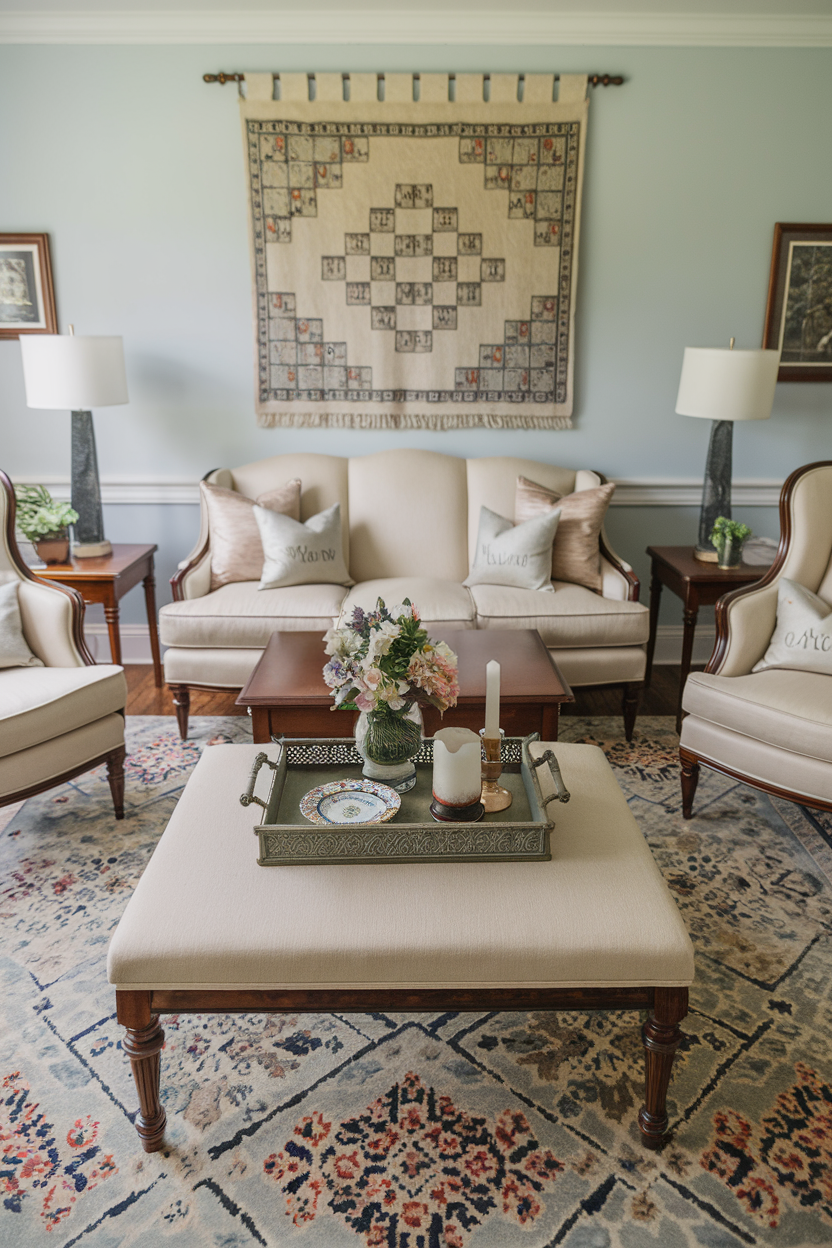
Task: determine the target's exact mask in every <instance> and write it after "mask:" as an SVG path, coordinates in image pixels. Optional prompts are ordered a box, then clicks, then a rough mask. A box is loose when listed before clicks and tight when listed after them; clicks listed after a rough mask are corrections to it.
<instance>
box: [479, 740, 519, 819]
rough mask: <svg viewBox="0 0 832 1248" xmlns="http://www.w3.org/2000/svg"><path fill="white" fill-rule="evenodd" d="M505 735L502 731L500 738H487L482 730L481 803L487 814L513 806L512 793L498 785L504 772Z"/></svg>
mask: <svg viewBox="0 0 832 1248" xmlns="http://www.w3.org/2000/svg"><path fill="white" fill-rule="evenodd" d="M504 736H505V733H504V732H503V730H502V728H501V729H500V735H499V737H487V736H486V735H485V729H484V728H481V729H480V737H481V738H482V750H483V762H482V793H481V794H480V801H481V802H482V804H483V806H484V807H485V810H486V813H488V812H489V811H492V810H507V809H508V807H509V806H510V805H511V800H512V799H511V793H510V792H509V791H508V789H504V788H503V787H502V786H501V785H499V784H498V783H497V781H498V780H499V779H500V776H501V774H502V771H503V760H502V744H503V737H504Z"/></svg>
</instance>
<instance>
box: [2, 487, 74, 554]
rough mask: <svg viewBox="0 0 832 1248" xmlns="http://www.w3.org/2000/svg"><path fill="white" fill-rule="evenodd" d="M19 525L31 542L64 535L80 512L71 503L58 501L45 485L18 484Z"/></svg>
mask: <svg viewBox="0 0 832 1248" xmlns="http://www.w3.org/2000/svg"><path fill="white" fill-rule="evenodd" d="M14 493H15V498H16V499H17V527H18V529H20V532H21V533H22V534H23V536H24V537H26V538H28V540H29V541H30V542H39V541H40V539H41V538H42V537H54V536H63V533H64V531H65V530H66V527H67V525H68V524H74V523H75V521H76V520H77V519H78V512H77V511H76V510H75V508H74V507H71V506H70V504H69V503H56V502H55V500H54V498H53V497H52V495H51V494H50V493H49V491H48V490H47V488H46V486H45V485H16V486H15V488H14Z"/></svg>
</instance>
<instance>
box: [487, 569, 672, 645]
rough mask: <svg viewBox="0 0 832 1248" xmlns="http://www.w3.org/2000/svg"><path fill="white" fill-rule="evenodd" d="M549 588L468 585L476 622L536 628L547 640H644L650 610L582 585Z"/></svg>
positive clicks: (583, 642) (554, 642)
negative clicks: (545, 590)
mask: <svg viewBox="0 0 832 1248" xmlns="http://www.w3.org/2000/svg"><path fill="white" fill-rule="evenodd" d="M554 587H555V592H554V594H541V593H538V592H537V591H535V590H530V589H514V588H511V587H509V586H506V585H474V586H473V587H472V589H471V596H472V597H473V599H474V603H475V605H476V611H477V628H503V629H508V628H536V629H537V631H538V632H539V633H540V636H541V637H542V638H543V640H544V641H545V643H546V645H547V646H632V645H639V644H642V643H644V642H646V641H647V637H648V634H649V631H650V613H649V611H648V610H647V608H646V607H644V606H642V604H641V603H639V602H620V601H618V602H616V601H612V602H611V601H610V600H609V599H608V598H602V597H601V596H600V594H594V593H593V592H592V590H591V589H585V588H584V586H583V585H566V584H564V583H563V582H560V581H555V582H554Z"/></svg>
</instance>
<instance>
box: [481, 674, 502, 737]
mask: <svg viewBox="0 0 832 1248" xmlns="http://www.w3.org/2000/svg"><path fill="white" fill-rule="evenodd" d="M485 735H486V736H487V737H499V735H500V664H499V663H498V662H497V661H496V660H495V659H492V660H491V662H490V663H486V665H485Z"/></svg>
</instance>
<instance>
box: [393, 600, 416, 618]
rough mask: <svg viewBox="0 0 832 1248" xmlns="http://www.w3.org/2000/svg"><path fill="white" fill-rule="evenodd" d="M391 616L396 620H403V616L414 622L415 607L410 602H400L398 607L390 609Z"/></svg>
mask: <svg viewBox="0 0 832 1248" xmlns="http://www.w3.org/2000/svg"><path fill="white" fill-rule="evenodd" d="M390 614H391V615H392V617H393V619H394V620H398V619H401V617H402V616H404V618H405V619H406V620H412V619H413V607H412V606H411V604H410V603H409V602H400V603H399V605H398V606H397V607H391V608H390Z"/></svg>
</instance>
